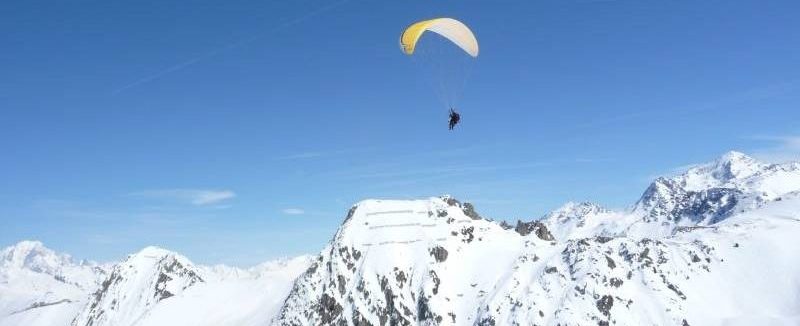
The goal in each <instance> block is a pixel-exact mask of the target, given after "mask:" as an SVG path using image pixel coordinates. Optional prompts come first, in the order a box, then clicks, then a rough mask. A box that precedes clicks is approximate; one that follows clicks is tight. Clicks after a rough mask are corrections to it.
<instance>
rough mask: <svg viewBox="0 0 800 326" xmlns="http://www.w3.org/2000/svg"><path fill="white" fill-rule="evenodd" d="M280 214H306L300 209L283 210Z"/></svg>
mask: <svg viewBox="0 0 800 326" xmlns="http://www.w3.org/2000/svg"><path fill="white" fill-rule="evenodd" d="M281 212H283V214H286V215H303V214H305V213H306V211H305V210H304V209H302V208H284V209H283V210H281Z"/></svg>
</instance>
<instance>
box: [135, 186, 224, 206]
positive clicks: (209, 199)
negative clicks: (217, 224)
mask: <svg viewBox="0 0 800 326" xmlns="http://www.w3.org/2000/svg"><path fill="white" fill-rule="evenodd" d="M131 195H132V196H136V197H145V198H153V199H161V200H174V201H180V202H185V203H188V204H192V205H195V206H207V205H214V204H219V203H222V202H224V201H227V200H229V199H232V198H234V197H236V193H234V192H233V191H230V190H209V189H156V190H145V191H139V192H135V193H132V194H131Z"/></svg>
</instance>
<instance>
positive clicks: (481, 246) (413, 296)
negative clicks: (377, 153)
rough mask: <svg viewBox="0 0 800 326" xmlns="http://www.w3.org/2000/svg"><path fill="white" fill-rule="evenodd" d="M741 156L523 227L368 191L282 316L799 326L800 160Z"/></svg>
mask: <svg viewBox="0 0 800 326" xmlns="http://www.w3.org/2000/svg"><path fill="white" fill-rule="evenodd" d="M798 166H799V165H798V164H796V163H793V164H783V165H770V164H764V163H760V162H757V161H756V160H754V159H752V158H750V157H747V156H746V155H744V154H741V153H737V152H731V153H728V154H726V155H724V156H723V157H721V158H720V159H718V160H716V161H715V162H712V163H709V164H705V165H701V166H697V167H694V168H691V169H689V171H687V172H686V173H684V174H681V175H678V176H675V177H670V178H659V179H658V180H656V181H655V182H653V184H652V185H651V186H650V187H649V188H648V189H647V190H646V191H645V193H644V194H643V195H642V198H641V199H640V200H639V201H638V203H637V204H636V205H635V206H634V207H633V208H632V209H631V210H628V211H621V212H615V211H610V210H607V209H603V208H601V207H600V206H598V205H595V204H591V203H581V204H576V203H569V204H567V205H565V206H564V207H562V208H560V209H558V210H556V211H554V212H552V213H550V214H548V215H546V216H545V217H544V218H542V219H540V220H537V221H530V222H518V223H517V224H516V226H511V225H508V224H506V223H500V224H498V223H495V222H493V221H489V220H485V219H481V218H479V217H478V216H479V215H477V214H475V212H474V209H473V207H472V206H471V205H466V204H461V203H459V202H458V201H457V200H454V199H453V198H449V197H444V198H430V199H427V200H416V201H391V200H367V201H363V202H361V203H359V204H357V205H356V206H354V207H353V209H352V210H351V211H350V212H349V214H348V215H347V218H346V219H345V222H344V223H343V224H342V226H341V228H340V229H339V230H338V232H337V233H336V235H335V237H334V238H333V240H331V242H330V243H329V244H328V246H327V247H326V248H325V249H324V250H323V251H322V253H321V254H320V256H319V257H318V259H317V260H316V261H315V263H314V264H313V265H312V266H311V267H310V268H309V270H308V271H306V273H305V274H304V275H303V276H302V277H300V278H299V279H298V281H297V282H296V283H295V285H294V288H293V290H292V292H291V294H290V295H289V297H288V298H287V300H286V304H285V305H284V307H283V308H282V310H281V312H280V314H279V315H278V316H276V319H275V323H276V324H279V325H755V324H758V325H798V324H800V251H798V250H797V248H800V237H798V236H797V235H800V196H798V190H800V169H798Z"/></svg>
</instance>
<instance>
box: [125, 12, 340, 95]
mask: <svg viewBox="0 0 800 326" xmlns="http://www.w3.org/2000/svg"><path fill="white" fill-rule="evenodd" d="M349 1H350V0H340V1H336V2H333V3H331V4H329V5H327V6H323V7H320V8H318V9H316V10H313V11H311V12H309V13H307V14H305V15H302V16H299V17H296V18H294V19H289V20H287V21H285V22H283V23H282V24H278V25H276V26H274V27H272V28H271V29H268V30H266V31H264V32H263V33H260V34H259V35H255V36H251V37H249V38H245V39H241V40H239V41H236V42H233V43H229V44H228V45H225V46H223V47H220V48H217V49H214V50H211V51H208V52H205V53H203V54H200V55H198V56H196V57H194V58H191V59H189V60H186V61H184V62H181V63H178V64H175V65H173V66H170V67H167V68H166V69H164V70H161V71H159V72H156V73H154V74H152V75H149V76H147V77H144V78H141V79H138V80H136V81H134V82H132V83H129V84H127V85H125V86H122V87H119V88H117V89H115V90H113V91H112V92H111V94H112V95H117V94H119V93H122V92H124V91H126V90H128V89H131V88H134V87H136V86H140V85H143V84H146V83H149V82H151V81H154V80H157V79H160V78H161V77H164V76H166V75H168V74H170V73H173V72H176V71H179V70H182V69H184V68H186V67H189V66H191V65H194V64H195V63H198V62H200V61H202V60H203V59H207V58H210V57H213V56H215V55H217V54H220V53H222V52H225V51H228V50H230V49H233V48H236V47H239V46H242V45H245V44H247V43H250V42H253V41H255V40H257V39H259V38H262V37H264V36H265V35H266V34H268V33H274V32H277V31H280V30H283V29H285V28H287V27H291V26H294V25H297V24H299V23H302V22H303V21H306V20H307V19H309V18H311V17H314V16H316V15H319V14H322V13H324V12H327V11H329V10H331V9H334V8H337V7H339V6H341V5H343V4H345V3H347V2H349Z"/></svg>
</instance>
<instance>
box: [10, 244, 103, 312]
mask: <svg viewBox="0 0 800 326" xmlns="http://www.w3.org/2000/svg"><path fill="white" fill-rule="evenodd" d="M104 274H105V271H104V269H103V268H102V267H100V266H97V265H95V264H93V263H90V262H75V261H73V260H72V258H70V257H69V256H67V255H62V254H57V253H55V252H53V251H52V250H50V249H47V248H45V247H44V245H42V243H40V242H33V241H23V242H20V243H18V244H16V245H14V246H11V247H8V248H5V249H3V250H2V251H0V325H2V326H6V325H9V326H10V325H31V326H36V325H66V324H67V323H68V322H69V320H70V319H71V318H73V317H74V316H75V315H76V314H77V312H78V311H79V310H80V309H81V307H82V306H83V305H84V304H85V303H86V293H89V292H90V291H93V289H94V288H95V287H96V286H97V284H98V283H99V282H100V279H101V278H102V276H103V275H104Z"/></svg>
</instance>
